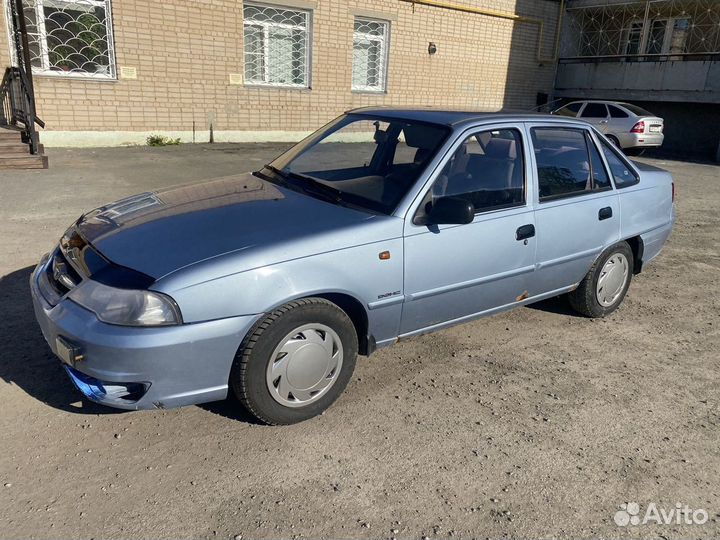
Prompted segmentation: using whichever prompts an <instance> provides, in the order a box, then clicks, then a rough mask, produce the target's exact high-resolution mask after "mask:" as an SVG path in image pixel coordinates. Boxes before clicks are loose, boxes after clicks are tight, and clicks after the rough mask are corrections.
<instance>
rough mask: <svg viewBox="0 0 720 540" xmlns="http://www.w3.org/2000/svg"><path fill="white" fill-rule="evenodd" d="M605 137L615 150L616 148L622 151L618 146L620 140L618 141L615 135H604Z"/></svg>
mask: <svg viewBox="0 0 720 540" xmlns="http://www.w3.org/2000/svg"><path fill="white" fill-rule="evenodd" d="M605 136H606V137H607V138H608V140H609V141H610V142H611V143H613V145H614V146H615V148H617V149H618V150H620V151H622V149H623V147H622V146H620V140H619V139H618V138H617V137H616V136H615V135H605Z"/></svg>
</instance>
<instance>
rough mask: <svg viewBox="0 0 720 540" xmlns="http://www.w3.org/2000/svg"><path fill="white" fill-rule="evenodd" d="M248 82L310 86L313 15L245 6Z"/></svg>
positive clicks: (277, 8) (250, 5) (246, 73)
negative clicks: (311, 20)
mask: <svg viewBox="0 0 720 540" xmlns="http://www.w3.org/2000/svg"><path fill="white" fill-rule="evenodd" d="M243 17H244V28H245V31H244V36H245V83H246V84H260V85H262V84H264V85H272V86H290V87H300V88H307V87H309V86H310V84H309V82H310V75H309V73H310V12H309V11H305V10H299V9H286V8H279V7H271V6H263V5H259V4H258V5H254V4H247V3H246V4H245V6H244V8H243Z"/></svg>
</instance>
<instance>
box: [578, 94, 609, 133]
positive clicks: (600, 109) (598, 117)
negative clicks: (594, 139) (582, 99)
mask: <svg viewBox="0 0 720 540" xmlns="http://www.w3.org/2000/svg"><path fill="white" fill-rule="evenodd" d="M579 118H582V119H583V120H585V121H586V122H589V123H591V124H592V125H593V126H595V127H596V128H597V129H598V130H599V131H600V132H602V133H605V132H607V126H608V118H609V114H608V109H607V106H606V105H605V104H604V103H595V102H592V101H590V102H588V103H586V104H585V107H583V109H582V111H580V116H579Z"/></svg>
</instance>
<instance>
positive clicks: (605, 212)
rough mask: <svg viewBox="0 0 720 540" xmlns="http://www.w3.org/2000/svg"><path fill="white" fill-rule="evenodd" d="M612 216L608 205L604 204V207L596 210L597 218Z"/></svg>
mask: <svg viewBox="0 0 720 540" xmlns="http://www.w3.org/2000/svg"><path fill="white" fill-rule="evenodd" d="M611 217H612V208H611V207H609V206H606V207H605V208H601V209H600V211H599V212H598V219H599V220H600V221H602V220H603V219H608V218H611Z"/></svg>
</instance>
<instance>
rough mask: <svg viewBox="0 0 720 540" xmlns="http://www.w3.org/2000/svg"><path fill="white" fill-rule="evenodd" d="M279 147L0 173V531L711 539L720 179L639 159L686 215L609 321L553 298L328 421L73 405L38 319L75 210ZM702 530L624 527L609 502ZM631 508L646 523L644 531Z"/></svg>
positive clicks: (463, 330)
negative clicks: (699, 518)
mask: <svg viewBox="0 0 720 540" xmlns="http://www.w3.org/2000/svg"><path fill="white" fill-rule="evenodd" d="M281 150H282V147H280V146H276V145H267V146H262V145H259V146H243V145H214V146H206V145H205V146H203V145H199V146H180V147H168V148H116V149H103V150H51V151H50V163H51V165H50V169H49V170H48V171H32V172H1V173H0V242H1V244H2V250H1V251H0V342H1V343H2V350H1V352H0V404H2V406H1V407H0V433H1V434H2V435H1V436H0V441H2V442H1V443H0V448H1V449H2V451H1V452H0V536H3V537H9V538H32V537H40V538H43V537H54V538H71V537H93V538H191V537H193V538H232V537H234V536H236V535H243V537H244V538H291V537H305V538H316V537H322V538H331V537H332V538H391V537H397V538H418V539H419V538H421V537H423V536H428V537H429V538H440V537H443V538H447V537H461V538H472V537H500V536H512V537H527V538H531V537H537V538H540V537H542V538H550V537H570V536H572V537H580V538H590V537H598V536H600V537H606V538H625V537H635V538H651V537H653V538H656V537H658V536H661V537H665V538H709V537H718V536H720V521H719V520H720V516H719V514H720V447H719V446H718V431H719V430H720V403H719V401H720V394H719V393H718V388H719V382H720V381H719V376H718V373H719V368H720V356H719V355H718V350H720V305H719V304H718V294H717V293H718V283H719V282H720V234H719V231H720V214H718V212H717V208H718V207H720V167H718V166H714V165H703V164H694V163H682V162H670V161H667V162H664V161H657V160H650V162H651V163H653V164H655V165H658V166H661V167H665V168H668V169H670V170H671V171H672V172H673V173H674V175H675V178H676V185H677V190H678V205H679V221H678V224H677V227H676V230H675V232H674V234H673V236H672V237H671V240H670V243H669V245H668V246H667V248H666V250H665V251H664V252H663V253H662V255H661V256H660V257H659V259H658V260H657V261H656V262H655V263H654V264H653V265H652V266H650V267H649V268H647V271H646V272H645V273H643V274H642V275H640V276H639V277H637V278H636V279H635V280H634V281H633V285H632V287H631V289H630V293H629V295H628V297H627V299H626V302H625V304H624V305H623V306H622V308H621V309H620V310H619V311H618V312H616V314H614V315H613V316H611V317H610V318H608V319H605V320H600V321H593V320H588V319H584V318H580V317H577V316H575V315H573V314H572V312H571V311H570V310H569V308H568V307H567V304H566V302H565V301H564V300H562V299H558V300H552V301H548V302H543V303H541V304H540V305H535V306H531V307H528V308H521V309H518V310H515V311H513V312H511V313H507V314H503V315H500V316H496V317H493V318H489V319H484V320H481V321H477V322H474V323H470V324H466V325H463V326H458V327H455V328H453V329H449V330H446V331H443V332H440V333H437V334H434V335H429V336H424V337H420V338H417V339H412V340H408V341H406V342H403V343H400V344H398V345H397V346H395V347H392V348H389V349H385V350H382V351H379V352H378V353H377V354H376V355H374V356H372V357H371V358H370V359H366V358H361V359H360V361H359V363H358V369H357V370H356V373H355V376H354V378H353V381H352V382H351V383H350V385H349V387H348V389H347V391H346V393H345V394H344V396H343V397H341V399H340V400H339V401H338V403H337V404H336V405H335V406H333V407H332V408H331V409H330V410H329V411H328V412H327V413H326V414H325V415H323V416H321V417H318V418H316V419H314V420H311V421H309V422H306V423H303V424H300V425H296V426H290V427H277V428H276V427H265V426H259V425H256V424H253V423H252V422H251V421H249V419H248V417H247V416H246V415H245V414H243V412H242V411H239V410H237V409H235V408H234V407H233V406H232V405H231V404H228V403H219V404H212V405H206V406H202V407H188V408H184V409H179V410H169V411H148V412H135V413H122V412H116V411H113V410H110V409H105V408H102V407H99V406H95V405H92V404H89V403H87V402H82V401H80V399H79V394H78V393H77V392H76V391H75V390H74V389H73V388H72V386H71V384H70V383H69V382H68V381H67V379H66V378H65V376H64V374H63V372H62V370H61V368H60V366H59V364H58V362H57V361H56V360H55V359H54V358H52V356H51V355H50V353H49V351H48V349H47V346H46V345H45V343H44V341H43V339H42V336H41V334H40V331H39V330H38V328H37V326H36V324H35V321H34V319H33V315H32V308H31V304H30V300H29V297H28V294H29V293H28V286H27V280H28V276H29V273H30V271H31V267H32V265H34V264H35V262H36V261H37V260H38V259H39V257H40V256H41V254H42V253H44V252H45V251H47V250H49V249H50V248H51V247H52V246H53V244H54V243H55V242H56V241H57V239H58V237H59V236H60V234H61V233H62V232H63V230H64V229H65V227H66V226H67V225H68V224H69V223H70V222H71V220H73V219H75V218H76V217H77V216H78V215H79V214H80V213H81V212H83V211H87V210H89V209H92V208H93V207H95V206H97V205H100V204H102V203H104V202H108V201H110V200H113V199H117V198H119V197H123V196H126V195H130V194H133V193H137V192H139V191H146V190H151V189H155V188H159V187H163V186H168V185H173V184H180V183H185V182H189V181H194V180H198V179H203V178H210V177H214V176H221V175H226V174H230V173H234V172H238V171H243V170H248V169H252V168H255V167H257V166H258V165H259V164H261V163H263V162H264V161H267V160H268V158H270V157H272V156H274V155H276V154H278V153H279V152H280V151H281ZM628 501H632V502H637V503H639V505H640V507H641V508H640V512H641V514H642V515H644V513H645V510H646V509H647V508H648V506H649V505H650V503H655V504H656V505H657V507H658V509H663V510H665V511H669V510H672V509H674V508H675V505H676V503H682V504H683V505H685V504H687V505H688V506H689V507H690V508H692V509H704V510H706V511H707V513H708V521H707V523H705V524H703V525H686V524H677V523H676V522H675V521H673V523H672V524H670V525H658V524H646V525H638V526H634V527H624V528H623V527H618V526H617V525H616V524H615V522H614V521H613V516H614V514H615V512H616V511H618V510H619V505H620V504H621V503H624V502H628ZM642 515H641V517H642Z"/></svg>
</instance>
